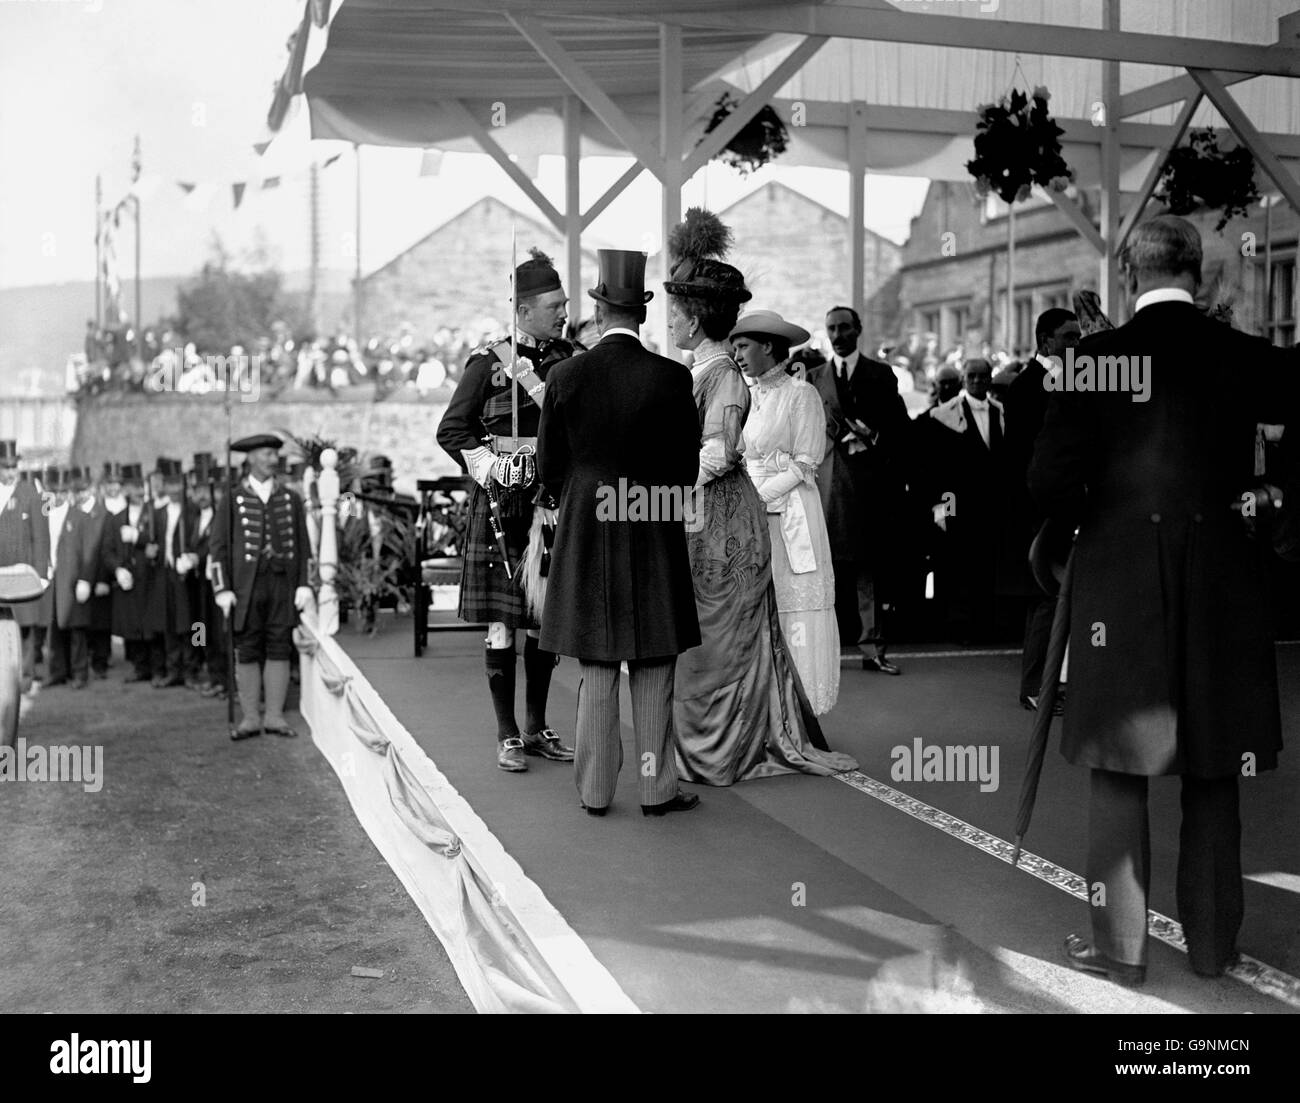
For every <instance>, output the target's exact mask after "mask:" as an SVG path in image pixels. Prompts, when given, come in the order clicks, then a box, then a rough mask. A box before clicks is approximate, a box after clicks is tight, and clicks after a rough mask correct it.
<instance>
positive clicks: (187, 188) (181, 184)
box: [176, 180, 198, 195]
mask: <svg viewBox="0 0 1300 1103" xmlns="http://www.w3.org/2000/svg"><path fill="white" fill-rule="evenodd" d="M176 186H177V187H178V188H180V189H181V191H183V192H184V193H185V194H186V195H189V194H190V192H192V191H193V190H194V189H195V188H197V187H198V185H197V184H191V183H189V182H188V181H186V180H177V181H176Z"/></svg>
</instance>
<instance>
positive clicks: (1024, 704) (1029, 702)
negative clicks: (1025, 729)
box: [1020, 693, 1038, 712]
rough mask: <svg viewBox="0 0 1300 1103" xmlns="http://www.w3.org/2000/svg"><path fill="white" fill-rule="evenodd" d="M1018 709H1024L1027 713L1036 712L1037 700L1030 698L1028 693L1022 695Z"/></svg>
mask: <svg viewBox="0 0 1300 1103" xmlns="http://www.w3.org/2000/svg"><path fill="white" fill-rule="evenodd" d="M1020 707H1021V708H1022V709H1025V710H1026V711H1027V712H1037V711H1038V698H1037V697H1031V696H1030V695H1029V694H1028V693H1022V694H1021V695H1020Z"/></svg>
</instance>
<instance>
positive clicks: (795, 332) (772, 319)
mask: <svg viewBox="0 0 1300 1103" xmlns="http://www.w3.org/2000/svg"><path fill="white" fill-rule="evenodd" d="M744 334H754V335H758V336H761V337H780V338H781V339H782V340H784V341H789V342H790V345H791V346H792V347H793V346H795V345H802V344H803V343H804V342H805V341H807V340H808V339H809V338H810V337H811V336H812V334H811V333H809V332H808V331H807V330H806V329H804V328H803V327H802V326H797V325H794V324H793V323H791V322H787V321H786V320H785V319H784V318H782V317H781V315H780V314H778V313H777V312H776V311H775V310H751V311H750V312H749V313H748V314H742V315H741V316H740V318H739V319H737V321H736V324H735V325H734V326H733V327H732V330H731V333H729V334H728V336H729V337H730V338H731V339H732V340H735V338H737V337H740V336H742V335H744Z"/></svg>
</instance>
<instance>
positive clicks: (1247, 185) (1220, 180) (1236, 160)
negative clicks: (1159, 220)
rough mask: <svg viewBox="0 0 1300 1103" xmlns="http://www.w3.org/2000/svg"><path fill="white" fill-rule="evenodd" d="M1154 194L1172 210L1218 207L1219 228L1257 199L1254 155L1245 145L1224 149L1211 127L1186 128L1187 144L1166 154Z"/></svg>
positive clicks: (1210, 209) (1203, 209)
mask: <svg viewBox="0 0 1300 1103" xmlns="http://www.w3.org/2000/svg"><path fill="white" fill-rule="evenodd" d="M1154 194H1155V197H1156V199H1158V200H1160V202H1162V203H1164V204H1165V206H1167V207H1168V208H1169V211H1170V213H1171V214H1191V213H1193V212H1194V211H1218V212H1219V224H1218V225H1217V226H1215V227H1214V229H1215V231H1216V232H1217V231H1220V230H1222V229H1223V228H1224V227H1225V226H1226V225H1227V224H1228V220H1229V219H1231V218H1232V217H1233V216H1234V215H1244V214H1246V213H1247V212H1248V211H1249V210H1250V208H1251V207H1252V206H1253V205H1254V204H1256V203H1258V202H1259V188H1258V187H1257V186H1256V184H1255V158H1254V157H1252V156H1251V155H1250V150H1248V149H1246V147H1245V146H1236V147H1235V148H1233V149H1230V150H1228V151H1227V152H1226V153H1225V152H1224V151H1223V150H1221V149H1220V148H1219V138H1218V135H1217V134H1215V132H1214V130H1213V128H1212V127H1206V128H1205V129H1203V130H1192V131H1189V132H1188V135H1187V144H1186V145H1181V146H1179V147H1178V148H1177V149H1175V150H1173V152H1171V153H1170V154H1169V159H1168V160H1167V161H1166V162H1165V167H1164V171H1163V172H1161V174H1160V182H1159V183H1158V184H1157V185H1156V190H1155V193H1154Z"/></svg>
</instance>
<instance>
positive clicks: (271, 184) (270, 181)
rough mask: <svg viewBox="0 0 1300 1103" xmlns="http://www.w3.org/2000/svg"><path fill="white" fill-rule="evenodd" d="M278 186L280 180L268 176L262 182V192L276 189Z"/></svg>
mask: <svg viewBox="0 0 1300 1103" xmlns="http://www.w3.org/2000/svg"><path fill="white" fill-rule="evenodd" d="M279 186H280V178H279V177H278V176H268V177H267V178H266V179H265V180H263V181H262V190H263V191H267V190H268V189H270V188H278V187H279Z"/></svg>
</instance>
